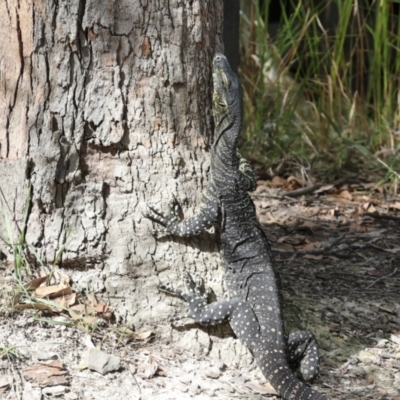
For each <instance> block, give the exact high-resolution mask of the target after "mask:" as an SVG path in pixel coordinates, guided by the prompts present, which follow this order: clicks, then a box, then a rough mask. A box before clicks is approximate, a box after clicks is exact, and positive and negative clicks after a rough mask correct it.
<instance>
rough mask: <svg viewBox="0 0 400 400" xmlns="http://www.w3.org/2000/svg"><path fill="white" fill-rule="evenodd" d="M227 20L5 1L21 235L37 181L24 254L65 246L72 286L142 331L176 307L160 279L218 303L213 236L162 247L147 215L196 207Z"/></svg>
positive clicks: (4, 131) (131, 1) (1, 105)
mask: <svg viewBox="0 0 400 400" xmlns="http://www.w3.org/2000/svg"><path fill="white" fill-rule="evenodd" d="M222 12H223V4H222V2H221V1H214V0H201V1H179V0H169V1H168V0H160V1H157V2H155V1H151V0H140V1H139V0H121V1H115V2H112V1H98V0H86V1H84V0H70V1H60V2H55V1H51V0H47V1H33V0H29V1H19V0H5V1H1V2H0V16H1V17H0V18H1V21H2V23H1V24H0V115H1V116H2V118H1V120H0V171H1V173H0V187H1V188H2V190H3V192H4V194H5V197H6V199H7V203H8V204H9V206H10V208H11V210H12V213H14V214H15V217H16V220H17V221H19V222H20V223H21V217H22V212H23V206H24V202H25V200H26V193H27V187H28V184H29V182H31V183H32V185H33V196H32V204H31V210H30V215H29V221H28V229H27V243H29V244H30V245H31V246H34V247H35V249H36V251H37V252H38V253H39V254H40V256H41V258H42V260H44V261H45V262H46V263H50V262H52V261H53V260H54V258H55V254H56V252H57V251H58V249H60V247H61V246H62V245H63V243H65V242H66V244H67V246H66V251H65V253H64V255H63V258H62V262H61V264H60V266H61V268H62V269H63V271H65V272H67V273H68V274H69V275H70V276H71V277H72V279H73V282H74V287H75V288H76V289H77V290H80V289H86V288H90V289H91V290H94V291H95V292H96V293H102V294H103V295H104V296H105V297H106V298H109V299H110V300H111V302H112V304H113V306H114V310H115V314H116V315H117V317H118V318H121V319H128V320H129V322H130V323H132V324H134V325H135V326H137V327H140V326H142V325H144V324H150V325H154V324H155V323H156V322H159V321H160V320H162V321H163V322H164V323H166V318H167V316H168V315H171V314H172V313H173V312H174V310H175V307H173V306H172V305H171V304H178V303H174V302H173V301H172V300H171V301H162V300H161V299H163V300H165V296H164V295H161V294H160V293H159V292H158V290H157V285H158V284H159V282H160V280H161V281H163V282H166V281H176V282H179V281H180V278H181V277H182V273H183V271H184V270H188V271H191V272H192V273H194V274H199V275H202V276H203V277H205V278H206V279H207V281H208V283H209V284H210V285H211V286H214V288H215V290H216V291H217V292H218V291H219V292H220V291H221V287H220V283H219V282H220V279H219V277H220V275H221V272H220V271H219V270H217V268H218V259H219V257H218V254H217V253H216V252H215V251H214V250H215V243H214V239H213V237H212V236H210V237H208V236H207V235H203V236H201V237H198V238H195V239H194V240H193V239H192V240H190V242H186V241H182V240H180V241H171V240H163V239H157V238H155V237H154V236H153V235H152V233H151V229H152V224H151V222H150V221H148V220H146V219H145V218H143V217H142V212H143V211H144V210H145V207H146V202H147V201H149V200H150V201H152V202H153V203H154V204H158V205H160V204H161V206H165V205H166V204H167V202H168V200H169V198H170V196H171V195H172V194H175V195H177V197H178V199H179V201H180V202H181V204H182V205H183V208H184V210H185V211H186V210H193V209H194V207H195V206H196V204H198V203H199V200H200V196H201V190H202V188H203V186H204V185H205V183H206V182H207V173H208V168H209V162H208V153H207V147H208V145H209V144H210V143H211V141H212V117H211V112H210V110H211V107H210V101H211V75H210V71H211V60H212V57H213V55H214V53H215V52H216V51H221V43H222ZM190 212H191V211H188V214H190ZM68 230H70V231H71V233H70V236H69V237H68V235H67V232H68ZM0 232H4V225H3V221H1V218H0ZM0 250H1V251H2V252H3V253H5V254H7V255H8V257H9V258H11V257H12V255H10V254H8V252H7V249H6V248H5V246H4V244H3V243H1V244H0ZM0 255H1V253H0ZM182 306H183V304H182Z"/></svg>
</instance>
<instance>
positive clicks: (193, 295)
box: [159, 272, 209, 322]
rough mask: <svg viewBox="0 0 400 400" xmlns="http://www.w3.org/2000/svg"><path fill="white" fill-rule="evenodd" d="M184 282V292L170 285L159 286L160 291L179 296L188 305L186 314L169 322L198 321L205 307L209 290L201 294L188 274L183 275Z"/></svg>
mask: <svg viewBox="0 0 400 400" xmlns="http://www.w3.org/2000/svg"><path fill="white" fill-rule="evenodd" d="M184 282H185V286H186V292H184V291H182V290H180V289H175V288H173V287H172V286H170V285H160V286H159V289H160V290H161V291H163V292H167V293H170V294H172V295H175V296H179V297H181V298H182V299H184V300H185V301H186V302H187V303H188V305H189V311H188V312H187V313H185V314H181V315H177V316H176V317H171V318H169V321H170V322H174V321H179V320H181V319H185V318H192V319H194V320H195V321H199V318H200V317H201V314H202V312H203V310H204V308H205V307H206V306H207V298H208V294H209V290H206V291H205V292H204V293H203V294H202V293H201V290H200V284H196V283H195V282H194V281H193V279H192V277H191V276H190V274H189V273H188V272H186V273H185V277H184Z"/></svg>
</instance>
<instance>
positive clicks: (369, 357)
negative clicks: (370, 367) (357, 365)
mask: <svg viewBox="0 0 400 400" xmlns="http://www.w3.org/2000/svg"><path fill="white" fill-rule="evenodd" d="M357 358H358V359H359V360H360V361H361V362H364V363H373V364H379V362H380V358H379V357H378V356H377V355H375V354H373V353H370V352H369V351H365V350H361V351H360V352H359V353H358V354H357Z"/></svg>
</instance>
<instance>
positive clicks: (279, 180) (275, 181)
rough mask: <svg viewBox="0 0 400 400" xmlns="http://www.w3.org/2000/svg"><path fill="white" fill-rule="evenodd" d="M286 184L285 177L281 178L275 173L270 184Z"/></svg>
mask: <svg viewBox="0 0 400 400" xmlns="http://www.w3.org/2000/svg"><path fill="white" fill-rule="evenodd" d="M286 184H287V181H286V179H285V178H281V177H280V176H277V175H275V176H274V177H273V178H272V181H271V185H272V186H285V185H286Z"/></svg>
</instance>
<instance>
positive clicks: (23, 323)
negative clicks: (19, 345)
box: [14, 318, 29, 328]
mask: <svg viewBox="0 0 400 400" xmlns="http://www.w3.org/2000/svg"><path fill="white" fill-rule="evenodd" d="M14 325H16V326H18V327H20V328H23V327H24V326H27V325H29V320H28V318H21V319H20V320H18V321H15V322H14Z"/></svg>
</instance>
